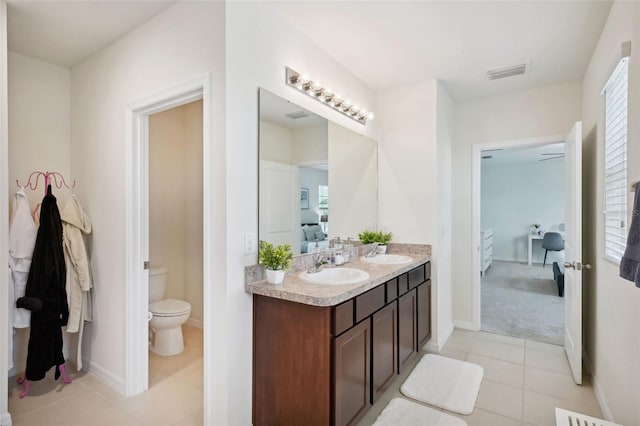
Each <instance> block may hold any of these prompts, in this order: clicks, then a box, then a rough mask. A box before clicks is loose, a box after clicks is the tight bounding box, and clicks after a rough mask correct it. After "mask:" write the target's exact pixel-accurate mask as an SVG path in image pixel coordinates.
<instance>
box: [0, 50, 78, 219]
mask: <svg viewBox="0 0 640 426" xmlns="http://www.w3.org/2000/svg"><path fill="white" fill-rule="evenodd" d="M70 88H71V72H70V71H69V70H68V69H67V68H63V67H60V66H57V65H53V64H49V63H47V62H43V61H40V60H38V59H34V58H31V57H28V56H24V55H21V54H18V53H14V52H9V111H10V112H11V114H10V116H9V124H10V125H9V177H10V179H9V181H10V182H13V185H11V184H10V186H9V194H8V195H9V197H10V198H11V199H13V193H14V192H15V190H16V189H17V188H16V184H15V179H19V180H20V183H21V184H23V185H24V184H26V182H27V178H28V177H29V174H30V173H31V172H33V171H35V170H41V171H56V172H60V173H62V175H63V176H64V177H65V178H66V179H68V180H70V182H69V184H71V182H72V181H73V176H71V175H70V171H71V169H70V166H69V164H70V160H69V151H70V143H71V142H70V141H71V107H70V102H71V101H70V99H71V90H70ZM38 185H39V186H38V189H37V190H36V191H32V190H30V189H26V190H25V193H26V194H27V198H28V199H29V204H30V206H31V207H32V208H33V207H35V206H36V204H37V203H39V202H40V201H42V197H43V195H44V188H43V187H44V179H42V178H40V181H39V182H38ZM78 189H80V182H78ZM68 192H69V191H67V190H66V189H65V190H64V191H63V190H56V188H55V187H54V188H53V193H54V195H55V196H56V198H58V203H59V204H62V203H63V202H64V200H66V199H67V198H68Z"/></svg>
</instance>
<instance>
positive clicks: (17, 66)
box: [6, 52, 82, 374]
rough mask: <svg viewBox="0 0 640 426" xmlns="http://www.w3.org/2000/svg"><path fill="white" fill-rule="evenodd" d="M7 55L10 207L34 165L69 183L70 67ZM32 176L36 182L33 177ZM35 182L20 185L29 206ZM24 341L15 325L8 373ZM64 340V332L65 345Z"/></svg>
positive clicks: (21, 360)
mask: <svg viewBox="0 0 640 426" xmlns="http://www.w3.org/2000/svg"><path fill="white" fill-rule="evenodd" d="M8 60H9V69H8V71H9V77H8V89H9V99H8V101H9V167H8V173H9V188H8V191H7V192H6V194H7V199H9V200H10V201H9V206H10V207H9V210H10V211H12V209H13V194H14V193H15V191H16V189H17V187H16V179H19V181H20V183H21V184H22V185H25V184H26V183H27V179H28V178H29V175H30V174H31V172H33V171H36V170H40V171H43V172H46V171H56V172H59V173H61V174H62V175H63V176H64V177H65V179H67V181H68V183H69V185H71V184H72V182H73V176H71V174H70V167H69V150H70V143H71V109H70V98H71V72H70V71H69V70H68V69H67V68H63V67H60V66H57V65H53V64H49V63H47V62H43V61H40V60H38V59H34V58H31V57H28V56H24V55H21V54H18V53H14V52H9V55H8ZM32 182H33V183H34V184H35V183H36V182H35V180H33V181H32ZM37 184H38V188H37V189H36V190H31V189H29V188H26V189H25V194H26V195H27V198H28V200H29V206H30V207H31V209H34V208H35V207H36V205H37V204H38V203H40V202H41V201H42V197H43V195H44V190H45V188H44V178H43V177H40V178H39V181H38V182H37ZM53 194H54V195H55V196H56V198H57V199H58V206H60V207H61V208H62V206H63V205H64V203H65V202H66V200H67V199H68V198H69V191H68V190H67V189H64V190H62V189H57V188H56V187H55V186H54V187H53ZM81 201H82V198H81ZM28 342H29V329H28V328H22V329H16V333H15V335H14V337H13V343H14V346H13V360H14V364H15V367H14V368H13V369H12V370H11V371H10V374H17V373H18V372H20V371H22V370H24V368H25V365H26V360H27V344H28ZM66 342H67V335H66V334H65V346H66ZM65 349H66V347H65Z"/></svg>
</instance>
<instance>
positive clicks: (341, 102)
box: [286, 67, 374, 125]
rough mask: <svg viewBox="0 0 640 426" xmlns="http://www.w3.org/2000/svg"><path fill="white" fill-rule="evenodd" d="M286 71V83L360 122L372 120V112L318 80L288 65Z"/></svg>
mask: <svg viewBox="0 0 640 426" xmlns="http://www.w3.org/2000/svg"><path fill="white" fill-rule="evenodd" d="M286 71H287V72H286V76H287V85H289V86H291V87H293V88H294V89H297V90H299V91H300V92H302V93H305V94H306V95H308V96H310V97H312V98H314V99H316V100H317V101H319V102H321V103H323V104H324V105H326V106H328V107H331V108H332V109H334V110H336V111H339V112H341V113H343V114H344V115H346V116H347V117H349V118H351V119H352V120H355V121H357V122H358V123H360V124H363V125H364V124H367V120H373V118H374V114H373V113H372V112H367V110H366V109H364V108H362V109H361V108H360V107H359V106H358V105H353V104H352V103H351V100H349V99H346V100H345V99H343V98H342V96H341V95H339V94H336V93H333V91H332V90H331V89H329V88H326V87H322V85H321V84H320V82H319V81H314V80H312V79H311V78H310V77H309V76H307V75H304V74H300V73H299V72H297V71H294V70H292V69H291V68H289V67H286Z"/></svg>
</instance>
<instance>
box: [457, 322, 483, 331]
mask: <svg viewBox="0 0 640 426" xmlns="http://www.w3.org/2000/svg"><path fill="white" fill-rule="evenodd" d="M453 326H454V327H455V328H460V329H462V330H469V331H480V329H479V328H476V327H475V326H474V325H473V323H472V322H470V321H458V320H456V321H453Z"/></svg>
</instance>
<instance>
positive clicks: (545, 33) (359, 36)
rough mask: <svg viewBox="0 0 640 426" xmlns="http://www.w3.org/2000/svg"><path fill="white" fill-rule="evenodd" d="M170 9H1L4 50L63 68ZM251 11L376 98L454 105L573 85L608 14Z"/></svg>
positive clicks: (338, 8)
mask: <svg viewBox="0 0 640 426" xmlns="http://www.w3.org/2000/svg"><path fill="white" fill-rule="evenodd" d="M208 1H214V0H208ZM173 3H174V1H145V0H142V1H141V0H138V1H55V0H53V1H52V0H49V1H24V0H22V1H17V0H10V1H9V2H8V4H9V19H8V26H9V49H10V50H12V51H15V52H19V53H23V54H25V55H28V56H33V57H36V58H40V59H42V60H45V61H47V62H51V63H55V64H58V65H61V66H65V67H72V66H73V65H75V64H77V63H78V62H80V61H81V60H82V59H84V58H85V57H87V56H90V55H91V54H93V53H94V52H96V51H98V50H100V49H102V48H103V47H105V46H107V45H109V44H110V43H113V42H114V41H115V40H117V39H119V38H120V37H122V36H123V35H125V34H126V33H128V32H130V31H131V30H132V29H134V28H135V27H137V26H138V25H140V24H142V23H143V22H145V21H147V20H148V19H150V18H151V17H153V16H154V15H156V14H158V13H159V12H161V11H162V10H164V9H166V8H167V7H169V6H170V5H171V4H173ZM260 3H261V4H262V5H266V9H267V11H268V12H269V13H275V14H277V15H280V16H282V17H283V19H285V20H286V21H288V22H290V24H291V25H293V26H294V27H296V28H298V29H299V31H301V32H302V33H304V34H306V35H307V36H308V37H309V38H310V39H311V40H312V41H313V42H314V43H315V44H317V45H318V46H319V47H320V48H322V49H323V50H325V51H327V52H328V53H329V54H330V55H332V56H333V57H334V58H336V60H337V61H338V62H340V63H342V64H343V65H344V66H345V67H346V68H347V69H349V70H350V71H351V72H353V73H354V74H355V75H357V76H358V77H359V78H360V79H361V80H362V81H363V82H364V83H365V84H367V85H368V86H369V87H371V88H372V89H374V90H376V91H377V90H384V89H388V88H393V87H400V86H404V85H409V84H413V83H417V82H422V81H426V80H431V79H434V78H438V79H440V80H442V81H443V82H444V84H445V85H446V86H447V87H448V88H449V90H450V91H451V93H452V95H453V96H454V98H456V99H458V100H463V99H470V98H477V97H482V96H488V95H495V94H500V93H506V92H511V91H516V90H523V89H527V88H533V87H539V86H543V85H549V84H554V83H559V82H565V81H576V80H581V79H582V77H583V74H584V72H585V70H586V67H587V65H588V63H589V60H590V58H591V54H592V52H593V50H594V48H595V44H596V42H597V40H598V37H599V35H600V32H601V31H602V27H603V25H604V23H605V21H606V18H607V15H608V13H609V9H610V7H611V1H610V0H605V1H581V0H577V1H535V0H533V1H502V2H496V1H407V2H400V1H373V0H370V1H363V0H353V1H338V2H336V1H290V2H286V1H284V2H281V1H269V0H261V1H260ZM525 62H526V63H528V65H529V71H528V72H527V74H525V75H523V76H516V77H511V78H508V79H504V80H495V81H489V80H487V78H486V71H487V70H489V69H494V68H502V67H505V66H510V65H515V64H520V63H525ZM305 71H306V72H309V73H310V74H313V70H305ZM317 77H318V78H321V79H322V80H323V81H324V80H330V76H327V77H322V76H317Z"/></svg>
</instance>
